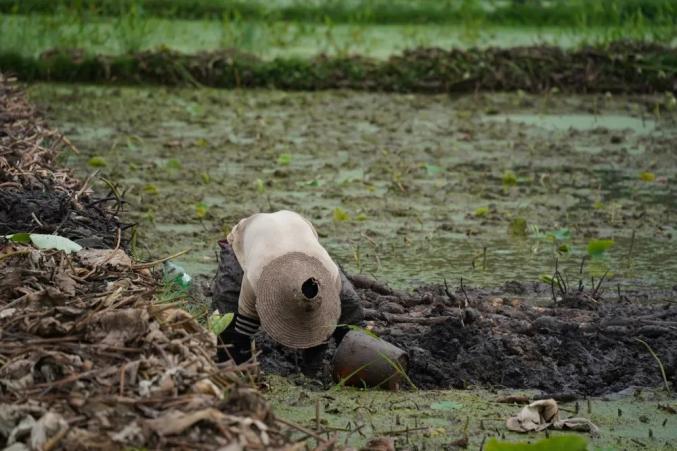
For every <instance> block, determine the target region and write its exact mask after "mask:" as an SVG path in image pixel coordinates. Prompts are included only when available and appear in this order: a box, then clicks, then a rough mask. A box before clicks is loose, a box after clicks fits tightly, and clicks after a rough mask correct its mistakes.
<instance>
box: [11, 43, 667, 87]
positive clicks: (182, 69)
mask: <svg viewBox="0 0 677 451" xmlns="http://www.w3.org/2000/svg"><path fill="white" fill-rule="evenodd" d="M0 68H2V69H3V70H5V71H12V72H14V73H16V74H17V75H19V76H20V77H21V78H22V79H24V80H26V81H36V80H49V81H62V82H76V83H92V82H96V83H124V84H139V83H151V84H164V85H188V86H200V85H202V86H212V87H219V88H257V87H264V88H278V89H286V90H320V89H337V88H350V89H356V90H368V91H386V92H419V93H450V92H477V91H516V90H522V91H526V92H539V93H540V92H547V91H550V90H552V89H555V88H556V89H558V90H560V91H566V92H576V93H595V92H602V93H605V92H611V93H655V92H664V91H674V90H675V89H677V75H676V74H677V49H674V48H671V47H665V46H661V45H657V44H644V43H633V42H626V41H619V42H615V43H612V44H610V45H608V46H606V47H603V48H602V47H583V48H580V49H574V50H565V49H561V48H559V47H555V46H533V47H516V48H509V49H498V48H489V49H470V50H467V51H466V50H442V49H438V48H421V49H416V50H408V51H405V52H404V53H402V54H401V55H398V56H393V57H391V58H390V59H388V60H387V61H377V60H374V59H369V58H364V57H359V56H352V57H327V56H319V57H317V58H313V59H308V60H298V59H288V60H285V59H276V60H273V61H262V60H260V59H259V58H257V57H255V56H253V55H249V54H245V53H242V52H239V51H235V50H230V51H219V52H205V53H198V54H194V55H186V54H181V53H177V52H175V51H171V50H159V51H149V52H142V53H137V54H133V55H122V56H93V55H87V54H85V52H84V51H82V50H73V51H65V50H55V51H49V52H46V53H44V54H43V55H42V56H41V57H40V58H37V59H33V58H30V57H22V56H19V55H15V54H4V55H0Z"/></svg>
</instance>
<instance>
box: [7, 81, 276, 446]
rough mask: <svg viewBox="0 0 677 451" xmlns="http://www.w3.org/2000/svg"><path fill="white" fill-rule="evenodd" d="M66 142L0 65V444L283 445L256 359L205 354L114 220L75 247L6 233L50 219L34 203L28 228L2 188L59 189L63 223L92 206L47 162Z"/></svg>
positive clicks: (20, 192) (192, 326)
mask: <svg viewBox="0 0 677 451" xmlns="http://www.w3.org/2000/svg"><path fill="white" fill-rule="evenodd" d="M63 143H64V141H63V138H62V137H61V136H60V135H59V134H58V133H57V132H55V131H53V130H50V129H49V128H47V127H45V126H44V124H43V123H42V122H40V121H39V119H37V118H36V116H35V112H34V111H33V110H32V109H31V108H30V106H29V105H28V104H27V102H26V101H25V99H24V98H23V96H22V94H21V93H20V92H19V91H18V90H17V89H16V88H15V87H14V86H12V85H11V81H9V80H7V79H6V78H3V77H2V75H0V186H1V187H2V191H1V192H2V196H0V222H3V223H2V227H3V229H2V230H0V275H1V276H0V447H5V446H6V447H7V449H12V450H24V449H40V450H51V449H69V450H74V449H94V448H100V449H122V448H129V447H135V448H136V447H145V448H151V447H152V448H161V449H171V448H186V449H200V448H206V449H219V448H224V449H229V450H235V449H242V448H243V447H246V448H248V449H264V448H265V449H270V448H283V447H285V446H286V445H287V443H288V442H289V440H288V438H287V436H286V435H285V434H283V433H282V432H281V431H280V430H279V429H277V428H276V426H275V425H276V423H275V420H274V418H273V416H272V414H271V412H270V410H269V407H268V405H267V404H266V402H265V401H264V400H263V398H262V397H261V396H260V394H259V393H258V392H257V391H256V388H255V386H254V384H253V383H252V381H253V376H254V375H255V374H254V372H255V371H256V368H255V367H254V366H251V367H240V368H234V367H232V366H228V367H225V368H219V367H217V366H216V365H215V363H214V362H213V360H212V358H213V356H214V354H215V352H216V349H215V345H216V338H215V336H214V335H213V334H211V333H210V332H208V331H206V330H205V329H204V328H202V327H201V326H200V325H199V324H197V323H196V322H195V321H194V319H193V318H192V317H191V316H190V315H189V314H188V313H186V312H185V311H183V310H179V309H176V308H174V306H172V305H169V304H160V303H157V302H156V301H157V299H156V286H157V284H156V279H155V278H154V276H153V275H152V273H151V272H150V271H149V268H150V267H151V266H152V264H135V263H134V262H133V261H132V260H131V259H130V258H129V257H128V256H127V255H126V254H125V253H124V251H123V250H122V249H121V248H120V247H119V246H120V241H121V240H120V235H121V234H120V232H119V230H120V228H119V226H117V227H114V228H112V229H109V230H108V231H107V232H106V231H105V230H102V229H100V230H99V231H100V232H102V233H104V232H105V233H106V234H105V239H106V240H107V241H109V242H116V243H117V245H116V246H115V248H114V249H93V248H91V246H90V247H89V248H87V246H85V247H86V248H85V249H82V250H80V251H78V252H76V253H74V254H67V253H65V252H63V251H57V250H44V249H43V250H40V249H36V248H34V247H32V246H28V245H24V244H19V243H16V242H13V241H10V240H8V239H6V238H4V234H5V233H15V232H33V231H35V230H36V229H37V230H40V231H43V232H44V231H46V230H49V228H48V227H44V228H42V229H41V228H40V224H42V226H45V224H44V223H43V221H42V220H41V218H40V216H39V215H38V213H39V210H35V211H33V212H32V213H33V214H32V215H31V217H32V216H34V218H33V220H34V222H35V229H29V230H26V229H25V228H24V227H25V226H26V224H25V223H23V222H22V221H23V219H24V216H19V217H18V219H17V218H16V217H13V216H12V212H11V211H10V210H9V209H8V204H7V203H6V202H8V199H10V196H13V197H12V198H11V199H10V200H12V199H13V200H14V201H16V200H17V199H22V198H27V197H26V196H27V194H30V195H31V196H34V197H35V196H37V195H38V193H42V194H43V195H44V196H50V195H54V194H55V193H61V194H62V195H63V196H65V199H66V204H67V205H68V208H66V210H67V211H66V217H65V219H63V223H64V224H65V223H70V224H71V225H73V224H75V225H76V226H77V221H78V220H79V221H84V222H83V223H82V224H87V218H90V219H91V217H95V216H96V215H97V214H98V213H96V212H95V213H91V211H92V208H91V207H88V206H87V205H86V203H84V202H83V199H87V198H88V196H89V194H87V193H86V189H84V188H83V185H81V184H80V183H79V182H78V181H77V180H75V179H73V178H72V177H70V176H69V174H68V173H67V172H64V171H59V170H53V169H52V166H51V165H52V164H53V161H54V157H55V156H56V152H57V151H58V149H59V147H60V146H62V145H63ZM8 193H9V194H8ZM22 196H23V197H22ZM3 202H5V203H3ZM101 205H103V204H101V203H100V204H98V206H97V208H98V209H99V210H100V211H101V212H102V213H103V215H101V217H102V218H110V217H111V216H112V215H111V213H110V212H109V211H106V210H105V208H104V207H102V206H101ZM10 207H11V205H10ZM36 211H37V212H38V213H36ZM74 212H75V213H74ZM73 214H75V215H76V216H78V217H79V219H75V220H71V219H69V218H70V217H71V215H73ZM87 214H90V216H86V215H87ZM3 215H4V216H3ZM82 218H84V219H82ZM49 219H53V218H49ZM45 222H47V221H45ZM102 224H103V222H102ZM108 225H110V223H108ZM45 229H46V230H45ZM76 229H77V227H76V228H67V227H66V228H64V229H62V230H65V231H69V230H70V231H71V232H73V231H74V230H76ZM3 231H4V233H3ZM52 231H54V230H52ZM76 231H77V230H76ZM65 235H66V236H68V234H65ZM71 236H73V237H75V238H77V236H78V234H77V233H75V234H74V235H71Z"/></svg>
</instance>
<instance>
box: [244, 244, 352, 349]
mask: <svg viewBox="0 0 677 451" xmlns="http://www.w3.org/2000/svg"><path fill="white" fill-rule="evenodd" d="M340 289H341V288H340V280H336V279H335V278H334V277H332V275H331V273H330V272H329V270H328V269H327V268H326V267H325V266H324V265H323V264H322V263H321V262H320V260H318V259H317V258H315V257H311V256H309V255H307V254H304V253H302V252H290V253H287V254H284V255H282V256H280V257H277V258H275V259H274V260H272V261H271V262H269V263H268V264H267V265H266V266H265V267H264V268H263V271H262V272H261V276H260V277H259V279H258V283H257V284H256V311H257V312H258V314H259V319H260V320H261V327H262V328H263V330H264V331H265V332H266V333H267V334H268V335H270V336H271V338H273V340H275V341H277V342H278V343H280V344H282V345H284V346H288V347H290V348H296V349H306V348H311V347H313V346H317V345H319V344H321V343H323V342H324V341H326V340H327V339H328V338H329V336H330V335H331V334H332V333H333V332H334V329H335V328H336V324H337V323H338V320H339V316H340V315H341V302H340V298H339V293H340Z"/></svg>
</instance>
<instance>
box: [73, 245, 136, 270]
mask: <svg viewBox="0 0 677 451" xmlns="http://www.w3.org/2000/svg"><path fill="white" fill-rule="evenodd" d="M77 256H78V258H79V259H80V262H82V264H83V265H85V266H87V267H90V268H98V267H99V266H102V265H104V266H110V267H112V268H120V269H128V268H131V267H132V259H131V258H129V256H128V255H127V254H126V253H125V251H123V250H122V249H83V250H81V251H80V252H78V254H77Z"/></svg>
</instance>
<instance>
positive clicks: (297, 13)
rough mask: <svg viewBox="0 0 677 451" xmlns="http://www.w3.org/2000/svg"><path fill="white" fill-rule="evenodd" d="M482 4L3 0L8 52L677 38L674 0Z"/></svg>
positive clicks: (266, 50)
mask: <svg viewBox="0 0 677 451" xmlns="http://www.w3.org/2000/svg"><path fill="white" fill-rule="evenodd" d="M483 5H484V3H481V2H479V1H477V0H466V1H460V2H450V1H431V0H430V1H418V2H402V1H398V2H394V3H392V4H391V3H388V5H387V7H386V6H385V4H384V3H383V0H370V1H356V2H345V1H320V2H312V3H301V2H291V3H280V4H277V3H273V4H272V6H271V5H269V4H267V3H263V2H258V3H257V2H253V3H248V2H247V3H245V2H227V1H223V0H222V1H207V0H202V1H198V2H197V3H196V4H195V3H194V2H192V1H191V2H187V1H185V0H176V1H174V2H167V1H166V0H163V1H160V0H146V1H142V0H123V1H112V0H62V1H45V0H21V1H17V0H0V14H2V15H0V35H2V37H3V38H2V39H0V52H3V53H8V52H13V53H18V54H21V55H24V56H38V55H39V54H41V53H42V52H45V51H47V50H52V49H74V48H77V49H82V51H83V52H84V53H86V54H124V53H130V52H136V51H140V50H148V49H156V48H171V49H173V50H178V51H183V52H187V53H195V52H199V51H203V50H217V49H225V48H237V49H239V50H245V51H248V52H252V53H256V54H257V55H259V56H261V57H266V58H274V57H278V56H284V57H288V56H302V57H308V56H314V55H316V54H318V53H328V54H332V55H338V56H345V55H349V54H355V53H357V54H362V55H369V56H378V57H387V56H390V55H392V54H393V53H397V52H399V51H402V50H404V49H410V48H416V47H425V46H439V47H443V48H448V47H452V46H453V47H469V46H491V45H496V46H519V45H527V44H532V43H534V42H544V43H548V42H549V43H556V44H557V45H564V46H567V47H570V46H576V45H580V44H586V45H590V44H593V45H598V44H608V43H610V42H612V41H616V40H619V39H633V40H642V41H648V42H660V43H667V44H670V43H673V42H674V40H675V38H676V37H677V31H676V30H677V27H676V26H675V25H676V24H677V19H676V17H677V6H676V5H675V3H674V2H672V1H666V0H651V1H638V0H605V1H601V2H584V1H582V0H576V1H567V2H564V1H554V2H549V3H547V4H545V3H541V2H538V1H535V2H524V3H521V2H519V3H518V2H513V3H507V4H506V5H502V6H498V7H496V8H494V9H489V8H486V7H485V6H483ZM257 11H258V12H257ZM348 11H350V12H348ZM189 13H190V14H189ZM396 16H397V17H400V19H396ZM450 25H454V26H450Z"/></svg>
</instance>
